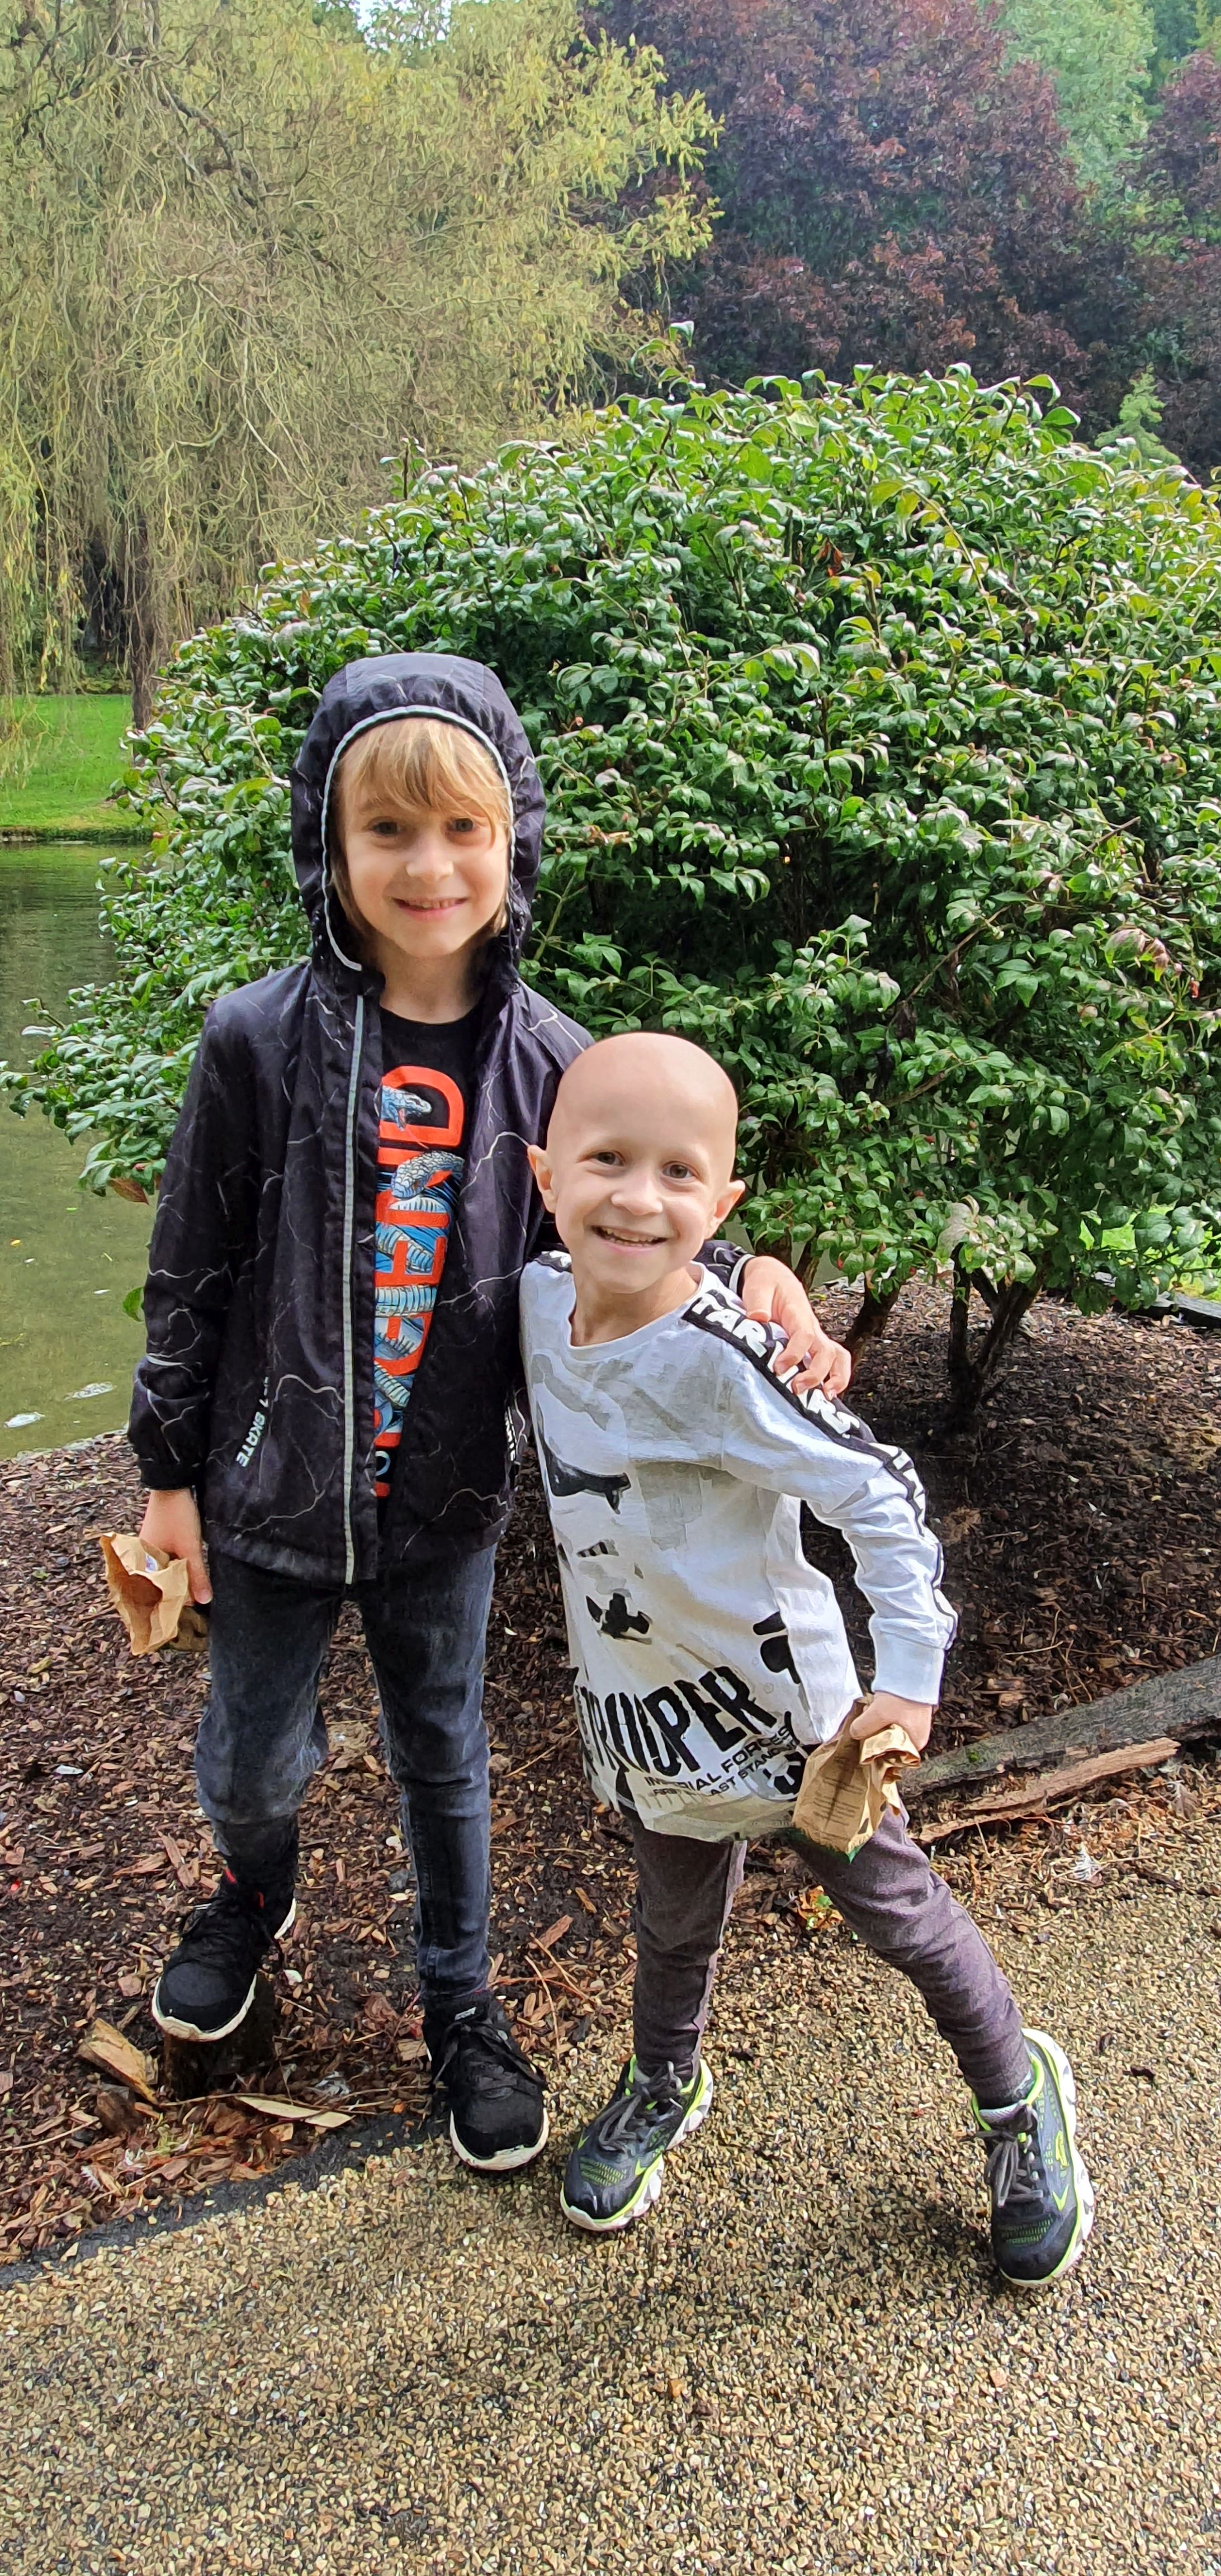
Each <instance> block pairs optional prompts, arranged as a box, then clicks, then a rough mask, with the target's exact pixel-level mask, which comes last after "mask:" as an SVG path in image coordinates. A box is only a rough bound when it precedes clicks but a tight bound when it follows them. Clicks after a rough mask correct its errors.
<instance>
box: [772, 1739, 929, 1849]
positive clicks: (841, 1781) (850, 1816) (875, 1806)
mask: <svg viewBox="0 0 1221 2576" xmlns="http://www.w3.org/2000/svg"><path fill="white" fill-rule="evenodd" d="M863 1706H864V1702H863V1700H859V1701H858V1702H857V1705H856V1707H855V1708H850V1709H849V1711H848V1714H847V1716H846V1718H845V1719H844V1723H843V1725H842V1726H841V1728H840V1731H839V1733H838V1735H833V1736H832V1738H831V1741H830V1743H829V1744H819V1745H816V1746H815V1749H814V1751H813V1753H811V1754H810V1755H809V1757H808V1759H807V1762H806V1767H805V1774H804V1777H803V1779H802V1783H801V1787H800V1789H799V1790H798V1792H797V1804H796V1807H795V1808H794V1810H793V1823H794V1825H795V1827H796V1829H797V1831H798V1833H800V1834H805V1835H806V1836H807V1837H808V1839H809V1840H810V1842H812V1843H821V1845H822V1848H823V1850H824V1851H836V1852H844V1853H846V1855H847V1857H848V1859H849V1860H851V1859H853V1857H854V1855H855V1854H856V1853H857V1852H858V1851H860V1850H861V1848H862V1846H863V1845H864V1844H865V1843H867V1842H869V1841H870V1840H871V1838H872V1836H873V1835H874V1834H876V1832H877V1829H878V1826H879V1825H880V1824H881V1821H882V1816H883V1813H884V1811H885V1809H886V1808H887V1807H893V1808H895V1809H896V1811H897V1810H898V1808H899V1806H900V1804H901V1801H900V1797H899V1791H898V1788H897V1785H896V1783H897V1781H898V1777H899V1774H900V1772H901V1771H905V1770H906V1769H907V1768H908V1766H909V1764H911V1763H913V1762H918V1761H919V1759H920V1756H919V1754H918V1752H917V1750H916V1747H915V1745H914V1744H913V1743H912V1740H911V1737H910V1735H909V1734H908V1732H907V1729H906V1727H905V1726H886V1727H882V1728H880V1729H879V1732H878V1733H877V1734H876V1735H870V1736H867V1737H866V1738H865V1739H864V1740H863V1741H862V1742H858V1740H857V1738H856V1737H855V1736H854V1735H850V1734H849V1733H848V1729H849V1727H850V1726H851V1725H852V1722H853V1720H854V1718H857V1717H859V1716H860V1713H861V1709H862V1708H863ZM866 1756H868V1759H866Z"/></svg>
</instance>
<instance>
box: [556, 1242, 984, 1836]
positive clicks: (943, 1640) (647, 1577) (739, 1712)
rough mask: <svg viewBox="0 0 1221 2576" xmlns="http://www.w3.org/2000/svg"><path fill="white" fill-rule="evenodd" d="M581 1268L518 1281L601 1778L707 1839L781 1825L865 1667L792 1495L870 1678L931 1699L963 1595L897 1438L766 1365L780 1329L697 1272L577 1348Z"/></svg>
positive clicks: (585, 1744) (584, 1711)
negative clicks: (864, 1617) (811, 1530)
mask: <svg viewBox="0 0 1221 2576" xmlns="http://www.w3.org/2000/svg"><path fill="white" fill-rule="evenodd" d="M572 1304H573V1284H572V1274H571V1271H570V1268H569V1265H568V1261H567V1258H566V1256H564V1255H559V1254H549V1255H547V1256H546V1257H545V1258H544V1259H542V1260H540V1261H536V1262H533V1263H531V1264H530V1266H529V1267H528V1269H527V1270H526V1272H525V1274H524V1276H523V1279H522V1349H523V1356H524V1360H525V1368H526V1380H527V1385H528V1388H529V1395H530V1406H531V1411H532V1415H533V1419H534V1428H535V1434H536V1437H537V1440H538V1446H539V1455H540V1458H541V1460H542V1464H543V1473H544V1478H545V1483H546V1489H547V1499H548V1504H549V1508H550V1512H551V1519H552V1526H553V1528H554V1531H555V1537H556V1544H557V1547H558V1550H559V1557H560V1568H561V1574H562V1578H563V1587H564V1603H565V1610H566V1613H567V1621H568V1634H569V1641H570V1652H571V1657H572V1661H573V1664H574V1665H575V1667H576V1704H577V1713H578V1719H579V1723H580V1730H581V1739H582V1748H583V1752H584V1757H585V1767H586V1771H587V1774H588V1777H589V1780H590V1783H591V1786H592V1787H593V1789H594V1791H595V1793H596V1794H597V1795H598V1796H599V1797H601V1798H605V1799H607V1800H609V1801H610V1802H611V1803H612V1804H614V1805H616V1806H619V1807H631V1808H634V1809H635V1810H636V1812H637V1814H639V1816H640V1817H641V1818H642V1820H643V1822H644V1823H645V1824H647V1825H650V1826H651V1827H653V1829H654V1830H655V1831H658V1832H662V1833H678V1834H687V1835H690V1836H692V1837H693V1838H695V1839H697V1840H700V1841H709V1842H714V1841H721V1840H723V1839H725V1838H727V1837H731V1836H735V1835H750V1834H758V1833H761V1832H766V1831H768V1830H774V1829H775V1828H776V1827H777V1826H778V1825H780V1824H782V1823H783V1822H785V1820H786V1817H785V1810H788V1811H789V1812H791V1808H792V1803H793V1800H794V1798H795V1796H796V1792H797V1788H798V1785H799V1783H800V1779H801V1772H802V1766H803V1762H804V1754H805V1750H806V1749H807V1748H808V1747H809V1746H810V1745H812V1744H817V1743H821V1742H824V1741H825V1740H826V1738H827V1737H828V1736H830V1735H833V1734H834V1733H835V1732H836V1730H837V1728H838V1727H839V1725H840V1724H841V1722H842V1720H843V1718H844V1716H845V1714H846V1713H847V1711H848V1709H849V1708H850V1707H851V1705H852V1702H853V1700H854V1699H855V1698H856V1697H857V1696H858V1695H859V1685H858V1682H857V1677H856V1672H855V1670H854V1667H853V1662H852V1656H851V1653H850V1651H849V1647H848V1639H847V1635H846V1633H845V1629H844V1623H843V1618H842V1616H841V1613H840V1608H839V1604H838V1602H837V1600H836V1598H835V1593H834V1591H833V1589H832V1586H831V1585H830V1583H828V1581H827V1579H826V1577H825V1576H824V1575H822V1574H819V1573H817V1572H816V1571H815V1569H814V1567H813V1566H811V1565H809V1564H808V1563H807V1561H806V1558H805V1556H804V1554H803V1552H802V1547H801V1510H800V1507H801V1504H802V1503H807V1504H808V1505H809V1506H810V1509H811V1510H812V1511H813V1512H814V1514H815V1516H816V1518H817V1519H819V1520H821V1521H825V1522H827V1523H829V1524H830V1526H831V1527H833V1528H835V1529H838V1530H841V1531H842V1532H843V1535H844V1537H845V1539H846V1540H847V1542H848V1545H849V1547H850V1549H851V1551H852V1554H853V1557H854V1558H855V1562H856V1570H857V1579H858V1581H859V1583H860V1586H861V1589H862V1591H863V1592H864V1593H865V1595H866V1598H867V1599H868V1600H869V1602H870V1603H871V1605H872V1611H873V1615H872V1618H871V1620H870V1631H871V1634H872V1637H873V1646H874V1658H875V1674H874V1687H875V1688H876V1689H878V1690H888V1691H896V1692H898V1693H900V1694H901V1695H902V1696H903V1697H904V1698H905V1699H914V1700H935V1699H936V1698H937V1696H938V1692H939V1690H940V1686H941V1670H942V1664H943V1661H944V1658H945V1654H946V1650H947V1648H948V1647H949V1645H950V1643H951V1640H952V1638H953V1635H954V1629H955V1620H954V1614H953V1611H952V1610H951V1609H950V1606H949V1604H948V1602H947V1601H946V1600H945V1598H944V1596H943V1594H942V1592H941V1590H940V1578H941V1570H942V1569H941V1550H940V1547H939V1546H938V1543H937V1541H936V1539H935V1538H934V1537H933V1535H932V1533H931V1531H930V1530H929V1529H928V1527H927V1526H926V1523H925V1519H924V1496H923V1492H922V1490H921V1487H920V1483H919V1479H918V1478H917V1476H916V1472H915V1469H914V1468H913V1466H912V1464H911V1461H910V1459H909V1458H906V1457H905V1456H904V1455H903V1452H902V1451H901V1450H898V1449H891V1448H887V1447H885V1446H884V1445H883V1443H882V1442H880V1441H878V1440H875V1439H874V1437H873V1435H872V1433H871V1432H870V1431H869V1430H868V1429H867V1428H866V1426H865V1424H864V1423H862V1422H860V1421H858V1419H857V1417H856V1415H855V1414H852V1413H850V1412H848V1410H847V1409H846V1407H845V1406H843V1405H841V1404H839V1403H837V1402H835V1401H834V1400H829V1399H827V1398H826V1397H824V1396H821V1395H818V1394H813V1395H804V1396H798V1395H794V1394H793V1392H792V1390H791V1389H790V1388H789V1387H787V1386H785V1385H784V1384H783V1383H782V1381H781V1380H780V1379H778V1378H777V1377H775V1376H774V1375H773V1373H772V1371H771V1368H770V1365H769V1363H770V1360H771V1358H772V1356H773V1354H774V1352H775V1351H776V1350H777V1349H778V1348H780V1347H781V1345H782V1343H783V1339H784V1336H783V1334H781V1333H779V1332H778V1331H777V1329H776V1328H775V1327H774V1326H772V1325H763V1324H757V1323H754V1322H752V1321H750V1319H749V1318H748V1317H747V1316H745V1315H744V1314H743V1312H742V1309H741V1306H740V1304H739V1302H738V1300H737V1299H736V1298H735V1297H734V1296H732V1295H731V1294H730V1293H729V1292H728V1291H727V1290H726V1289H724V1288H723V1287H721V1286H720V1284H719V1283H718V1282H717V1281H716V1280H715V1279H714V1278H713V1277H712V1276H711V1274H710V1273H708V1272H705V1273H704V1278H703V1285H702V1286H701V1287H700V1288H699V1290H698V1291H697V1292H696V1293H695V1294H694V1295H693V1296H692V1298H691V1301H690V1303H689V1304H688V1305H686V1306H684V1307H683V1308H681V1309H680V1311H679V1312H678V1313H676V1314H673V1315H667V1316H664V1317H663V1318H662V1319H661V1321H660V1322H658V1323H656V1324H649V1325H646V1326H645V1327H644V1328H643V1329H642V1330H641V1331H640V1332H638V1333H633V1334H630V1335H629V1336H628V1337H627V1338H626V1339H625V1340H622V1341H617V1342H601V1343H595V1344H593V1345H591V1346H588V1347H584V1348H581V1349H574V1348H573V1346H572V1343H571V1340H570V1337H569V1320H570V1317H571V1313H572Z"/></svg>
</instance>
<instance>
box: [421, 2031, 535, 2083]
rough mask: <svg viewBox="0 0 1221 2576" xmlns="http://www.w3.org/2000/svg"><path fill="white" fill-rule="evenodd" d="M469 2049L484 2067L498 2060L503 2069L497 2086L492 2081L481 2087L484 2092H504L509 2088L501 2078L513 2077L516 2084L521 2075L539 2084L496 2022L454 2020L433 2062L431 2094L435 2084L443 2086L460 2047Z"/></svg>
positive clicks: (505, 2032)
mask: <svg viewBox="0 0 1221 2576" xmlns="http://www.w3.org/2000/svg"><path fill="white" fill-rule="evenodd" d="M472 2047H473V2048H476V2049H477V2050H478V2052H479V2056H480V2058H481V2059H483V2060H484V2062H485V2064H486V2063H487V2061H488V2060H489V2059H490V2060H493V2061H494V2060H496V2059H499V2061H500V2065H501V2068H502V2070H503V2071H502V2078H501V2081H500V2083H499V2084H496V2083H495V2082H492V2083H488V2084H485V2087H484V2089H485V2091H487V2092H489V2093H491V2092H500V2093H507V2092H508V2090H509V2086H508V2084H507V2083H506V2082H505V2081H504V2076H505V2075H514V2076H516V2077H517V2078H518V2080H519V2081H520V2079H521V2077H522V2076H525V2077H526V2079H527V2081H528V2082H529V2083H531V2084H536V2083H538V2082H539V2078H538V2077H537V2076H536V2075H535V2073H534V2070H533V2068H532V2067H531V2066H530V2065H529V2064H528V2063H527V2061H526V2059H525V2058H524V2057H523V2056H522V2053H521V2050H520V2048H519V2047H518V2045H517V2042H516V2040H515V2039H514V2038H513V2037H512V2036H511V2034H510V2032H509V2031H507V2030H505V2029H504V2028H503V2027H502V2026H501V2024H500V2023H499V2022H497V2021H494V2020H492V2019H491V2018H490V2017H489V2018H488V2019H487V2020H484V2021H455V2022H451V2023H450V2026H449V2029H448V2031H447V2032H446V2035H445V2040H444V2044H443V2046H442V2049H441V2054H440V2057H439V2058H438V2059H437V2062H436V2064H435V2066H434V2067H433V2069H432V2076H431V2084H432V2088H433V2090H434V2091H435V2090H436V2087H437V2086H438V2084H443V2083H444V2081H445V2078H446V2076H447V2075H448V2073H449V2070H450V2068H451V2066H452V2065H453V2063H454V2060H455V2058H456V2057H457V2056H458V2055H459V2054H460V2052H461V2051H462V2050H463V2049H464V2048H472ZM488 2073H489V2074H491V2073H492V2068H491V2067H490V2066H489V2067H488Z"/></svg>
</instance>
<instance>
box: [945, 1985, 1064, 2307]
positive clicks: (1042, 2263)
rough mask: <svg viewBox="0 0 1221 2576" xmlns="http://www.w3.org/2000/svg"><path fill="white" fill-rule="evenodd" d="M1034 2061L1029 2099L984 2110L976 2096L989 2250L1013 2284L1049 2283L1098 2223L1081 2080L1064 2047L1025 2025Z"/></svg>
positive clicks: (1021, 2286) (1025, 2287) (1039, 2287)
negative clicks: (988, 2204)
mask: <svg viewBox="0 0 1221 2576" xmlns="http://www.w3.org/2000/svg"><path fill="white" fill-rule="evenodd" d="M1026 2045H1027V2047H1028V2048H1029V2050H1030V2062H1031V2065H1032V2067H1033V2069H1034V2073H1033V2076H1032V2078H1031V2085H1030V2091H1029V2092H1028V2094H1027V2096H1026V2099H1025V2101H1024V2102H1018V2103H1016V2104H1014V2105H1013V2107H1012V2108H1011V2109H1009V2110H1003V2111H987V2110H983V2109H981V2107H980V2104H979V2103H978V2102H977V2101H975V2099H974V2096H972V2107H973V2110H974V2113H975V2122H976V2126H977V2128H978V2129H979V2130H980V2131H981V2133H982V2135H983V2137H984V2138H985V2139H986V2140H987V2147H988V2188H989V2191H990V2192H991V2195H992V2251H993V2253H994V2255H995V2257H996V2262H997V2268H998V2270H999V2271H1000V2273H1001V2274H1002V2276H1003V2278H1004V2279H1005V2280H1006V2281H1011V2282H1012V2283H1013V2285H1014V2287H1015V2288H1016V2289H1020V2290H1045V2289H1049V2288H1050V2286H1051V2284H1052V2282H1053V2281H1062V2280H1063V2278H1064V2275H1065V2273H1066V2272H1071V2270H1072V2267H1073V2265H1074V2263H1075V2262H1077V2260H1078V2258H1079V2256H1080V2254H1081V2252H1082V2250H1083V2248H1084V2245H1085V2240H1086V2238H1087V2236H1088V2235H1089V2232H1090V2229H1091V2227H1092V2226H1093V2224H1094V2187H1093V2184H1092V2183H1091V2181H1090V2178H1089V2175H1088V2174H1087V2172H1086V2170H1085V2166H1084V2164H1083V2163H1082V2160H1081V2156H1080V2153H1079V2151H1078V2148H1077V2087H1076V2084H1075V2083H1074V2081H1073V2070H1072V2067H1071V2066H1070V2065H1069V2062H1068V2059H1067V2057H1066V2056H1065V2054H1064V2051H1063V2049H1062V2048H1058V2047H1057V2045H1056V2042H1055V2040H1054V2039H1048V2037H1047V2036H1046V2033H1045V2032H1043V2031H1041V2030H1028V2031H1027V2033H1026Z"/></svg>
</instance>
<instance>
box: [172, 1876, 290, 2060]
mask: <svg viewBox="0 0 1221 2576" xmlns="http://www.w3.org/2000/svg"><path fill="white" fill-rule="evenodd" d="M295 1875H296V1852H295V1850H294V1852H293V1855H292V1859H291V1862H290V1863H289V1864H288V1865H287V1866H286V1867H285V1868H284V1869H283V1870H282V1871H281V1870H277V1872H276V1876H275V1879H274V1880H273V1881H271V1882H270V1883H269V1884H268V1886H267V1887H265V1888H258V1887H251V1886H248V1885H247V1884H245V1882H244V1881H242V1880H240V1879H237V1878H235V1877H234V1876H233V1873H232V1871H231V1870H230V1869H229V1868H228V1866H226V1869H225V1874H224V1877H223V1878H222V1880H221V1882H220V1885H219V1887H218V1888H217V1889H216V1890H215V1892H214V1894H213V1895H212V1896H210V1897H209V1899H208V1902H207V1904H206V1905H200V1906H198V1907H197V1908H196V1911H195V1913H194V1914H192V1916H191V1918H190V1921H189V1922H188V1924H187V1927H186V1930H185V1931H184V1933H183V1936H182V1939H181V1941H180V1942H179V1944H178V1947H177V1949H176V1950H175V1952H174V1954H173V1957H172V1958H170V1959H167V1960H166V1963H165V1966H164V1967H163V1969H162V1971H161V1974H160V1976H159V1977H158V1979H157V1984H156V1987H155V1989H154V1992H153V2019H154V2021H155V2022H157V2023H159V2024H160V2027H161V2029H162V2030H164V2031H168V2033H169V2035H170V2037H171V2039H203V2040H208V2039H228V2037H229V2034H230V2032H231V2031H235V2030H236V2029H237V2028H238V2026H239V2024H240V2023H242V2022H243V2021H244V2020H245V2018H246V2015H247V2013H248V2012H249V2010H250V2006H251V2004H252V2002H253V2001H254V1983H255V1977H256V1975H257V1973H258V1968H259V1963H260V1961H261V1960H262V1958H263V1957H264V1955H265V1953H266V1952H267V1951H268V1950H270V1948H271V1946H272V1943H273V1942H274V1941H282V1940H283V1938H284V1935H285V1933H286V1932H287V1931H288V1930H289V1929H290V1928H291V1925H292V1922H293V1917H294V1916H295V1914H296V1911H297V1904H296V1898H295V1897H294V1895H293V1880H294V1878H295Z"/></svg>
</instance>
